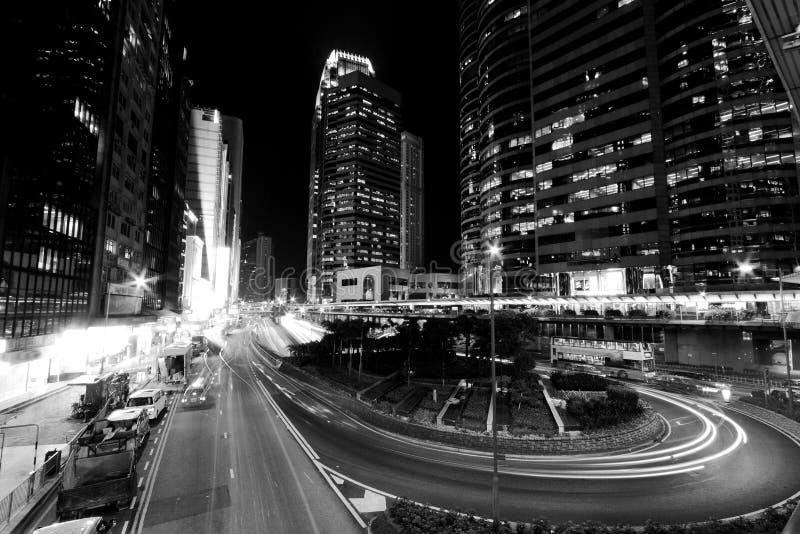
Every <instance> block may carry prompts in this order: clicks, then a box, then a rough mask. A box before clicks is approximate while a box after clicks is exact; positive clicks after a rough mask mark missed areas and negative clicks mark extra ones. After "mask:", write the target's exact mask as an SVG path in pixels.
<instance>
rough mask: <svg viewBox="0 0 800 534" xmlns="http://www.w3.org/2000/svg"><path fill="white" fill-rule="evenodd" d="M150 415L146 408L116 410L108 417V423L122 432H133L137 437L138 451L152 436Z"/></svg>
mask: <svg viewBox="0 0 800 534" xmlns="http://www.w3.org/2000/svg"><path fill="white" fill-rule="evenodd" d="M148 419H149V415H148V414H147V412H146V411H145V410H144V408H139V407H137V408H122V409H121V410H114V411H113V412H111V413H110V414H108V415H107V416H106V421H108V422H109V423H110V425H111V426H112V427H114V428H117V429H119V430H122V431H127V432H133V433H134V435H135V437H136V450H137V451H138V450H139V449H141V448H142V445H144V442H145V441H147V438H148V436H150V425H149V424H147V421H148Z"/></svg>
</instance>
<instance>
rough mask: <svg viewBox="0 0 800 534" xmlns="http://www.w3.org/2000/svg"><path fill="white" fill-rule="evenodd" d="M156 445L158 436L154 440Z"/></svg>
mask: <svg viewBox="0 0 800 534" xmlns="http://www.w3.org/2000/svg"><path fill="white" fill-rule="evenodd" d="M156 443H158V436H156V439H154V440H153V444H156Z"/></svg>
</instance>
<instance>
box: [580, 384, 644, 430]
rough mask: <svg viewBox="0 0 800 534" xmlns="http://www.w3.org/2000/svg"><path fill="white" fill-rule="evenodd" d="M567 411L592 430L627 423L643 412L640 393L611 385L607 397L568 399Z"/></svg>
mask: <svg viewBox="0 0 800 534" xmlns="http://www.w3.org/2000/svg"><path fill="white" fill-rule="evenodd" d="M567 413H568V414H570V415H571V416H572V417H574V418H575V419H577V420H578V422H579V423H580V425H581V428H582V429H586V430H591V429H595V428H604V427H609V426H615V425H619V424H622V423H626V422H628V421H630V420H631V419H633V418H634V417H637V416H638V415H640V414H641V413H642V407H641V406H640V405H639V394H638V393H636V392H635V391H633V390H632V389H629V388H626V387H618V386H611V387H609V388H608V391H607V393H606V397H605V398H593V399H582V398H580V397H573V398H571V399H569V401H567Z"/></svg>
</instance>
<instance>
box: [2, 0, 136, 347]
mask: <svg viewBox="0 0 800 534" xmlns="http://www.w3.org/2000/svg"><path fill="white" fill-rule="evenodd" d="M4 9H8V10H9V11H7V12H6V13H4V16H3V17H1V18H0V30H1V31H2V33H3V36H4V37H5V38H6V39H7V40H6V41H5V42H6V43H13V48H12V47H3V51H2V58H3V64H4V65H5V69H6V72H7V73H9V75H7V76H5V77H4V81H3V83H4V90H3V91H1V92H0V105H2V111H3V116H4V117H5V120H6V125H7V132H13V134H11V135H4V136H3V146H2V149H1V150H2V153H0V155H1V156H2V160H1V161H0V173H2V175H0V259H1V260H2V268H0V310H2V311H0V327H1V328H2V332H0V337H2V338H4V339H6V340H7V341H8V346H7V350H9V351H13V350H14V348H13V344H12V343H11V340H12V339H13V338H21V337H36V336H38V337H39V338H40V339H44V338H45V337H46V336H47V335H51V334H56V333H58V332H60V331H61V330H62V329H63V328H64V327H66V326H67V325H68V324H71V323H75V322H85V321H86V320H87V319H88V312H89V302H90V297H91V289H92V261H91V260H92V255H93V254H94V249H95V242H96V240H97V239H98V237H97V221H98V206H99V204H100V202H101V195H100V194H99V193H100V189H101V183H102V182H103V176H102V173H101V168H99V167H98V150H99V145H100V143H101V139H102V143H105V144H108V143H109V142H110V138H109V135H108V134H109V132H108V129H107V128H106V126H105V125H106V123H107V122H106V119H107V118H108V114H107V108H106V106H107V104H106V102H105V100H106V97H107V95H108V94H109V92H110V91H109V85H110V84H111V79H112V72H113V70H114V67H113V63H114V61H115V59H114V52H113V51H114V50H116V51H118V50H119V47H115V46H114V45H115V43H116V42H117V41H116V38H115V36H116V34H117V30H118V24H117V20H118V19H119V18H120V16H121V14H119V13H116V12H112V10H111V9H110V6H109V5H108V4H106V3H102V2H101V3H99V4H98V3H92V4H81V5H76V6H72V7H71V8H70V9H58V10H56V9H53V10H48V9H44V10H43V9H41V6H38V5H34V4H30V3H27V2H18V3H14V4H13V5H8V6H5V8H4ZM34 140H35V142H34ZM101 239H102V237H101Z"/></svg>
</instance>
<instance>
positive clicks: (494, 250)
mask: <svg viewBox="0 0 800 534" xmlns="http://www.w3.org/2000/svg"><path fill="white" fill-rule="evenodd" d="M499 254H500V247H498V246H497V245H489V255H490V256H498V255H499Z"/></svg>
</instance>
